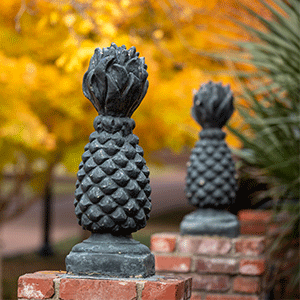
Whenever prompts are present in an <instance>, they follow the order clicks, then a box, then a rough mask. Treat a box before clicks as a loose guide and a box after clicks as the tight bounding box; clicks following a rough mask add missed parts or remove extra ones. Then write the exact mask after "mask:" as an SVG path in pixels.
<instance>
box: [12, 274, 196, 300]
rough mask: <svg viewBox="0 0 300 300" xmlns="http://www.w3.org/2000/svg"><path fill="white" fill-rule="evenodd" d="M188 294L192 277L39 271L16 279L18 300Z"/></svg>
mask: <svg viewBox="0 0 300 300" xmlns="http://www.w3.org/2000/svg"><path fill="white" fill-rule="evenodd" d="M190 297H191V279H190V278H185V279H183V278H181V277H178V276H171V277H170V276H169V277H162V276H160V277H157V276H156V277H150V278H146V279H140V280H138V279H122V278H120V279H118V278H114V279H108V278H107V279H96V278H94V279H91V278H83V277H81V278H76V277H72V278H71V277H66V274H65V272H55V271H42V272H36V273H32V274H25V275H23V276H21V277H20V278H19V281H18V299H19V300H39V299H41V300H42V299H43V300H51V299H52V300H58V299H60V300H130V299H135V300H154V299H155V300H189V299H190Z"/></svg>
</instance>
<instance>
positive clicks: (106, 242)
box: [66, 233, 155, 278]
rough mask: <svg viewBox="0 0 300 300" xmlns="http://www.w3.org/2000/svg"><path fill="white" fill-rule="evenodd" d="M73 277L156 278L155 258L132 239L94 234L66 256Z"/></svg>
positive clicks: (147, 249)
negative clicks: (154, 276)
mask: <svg viewBox="0 0 300 300" xmlns="http://www.w3.org/2000/svg"><path fill="white" fill-rule="evenodd" d="M66 269H67V272H68V274H70V275H79V276H81V275H84V276H86V275H88V276H96V277H100V276H101V277H117V278H145V277H149V276H153V275H155V267H154V255H153V254H151V252H150V249H149V248H148V247H146V246H145V245H143V244H141V243H139V242H138V241H135V240H134V239H132V238H131V237H125V236H113V235H112V234H109V233H106V234H99V233H92V235H91V236H90V237H89V238H88V239H87V240H85V241H83V242H82V243H80V244H77V245H75V246H74V247H73V249H72V251H71V252H70V253H69V255H68V256H67V257H66Z"/></svg>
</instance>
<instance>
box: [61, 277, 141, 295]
mask: <svg viewBox="0 0 300 300" xmlns="http://www.w3.org/2000/svg"><path fill="white" fill-rule="evenodd" d="M136 296H137V295H136V283H135V281H130V280H93V279H83V278H80V279H75V278H63V279H61V282H60V290H59V299H60V300H75V299H76V300H87V299H88V300H99V299H110V300H128V299H135V297H136Z"/></svg>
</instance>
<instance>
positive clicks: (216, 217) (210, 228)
mask: <svg viewBox="0 0 300 300" xmlns="http://www.w3.org/2000/svg"><path fill="white" fill-rule="evenodd" d="M180 234H181V235H219V236H227V237H237V236H238V235H239V234H240V224H239V221H238V219H237V217H236V216H235V215H233V214H232V213H230V212H228V211H226V210H217V209H213V208H201V209H198V210H196V211H194V212H192V213H190V214H188V215H186V216H185V217H184V218H183V220H182V222H181V224H180Z"/></svg>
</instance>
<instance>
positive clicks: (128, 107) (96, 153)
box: [66, 43, 155, 278]
mask: <svg viewBox="0 0 300 300" xmlns="http://www.w3.org/2000/svg"><path fill="white" fill-rule="evenodd" d="M147 77H148V73H147V65H146V64H145V60H144V58H139V53H138V52H136V49H135V47H131V48H130V49H129V50H127V49H126V47H125V46H124V45H123V46H122V47H118V46H117V45H116V44H114V43H112V44H111V46H110V47H107V48H103V49H99V48H97V49H96V50H95V53H94V55H93V57H92V58H91V60H90V64H89V68H88V70H87V72H86V73H85V75H84V77H83V93H84V95H85V96H86V97H87V98H88V99H89V100H90V101H91V102H92V104H93V105H94V107H95V108H96V110H97V112H98V114H99V115H98V116H97V117H96V118H95V120H94V128H95V131H94V132H93V133H92V134H91V135H90V138H89V143H88V144H87V145H86V146H85V148H84V150H85V151H84V153H83V155H82V162H81V163H80V165H79V171H78V173H77V178H78V180H77V183H76V191H75V201H74V205H75V213H76V216H77V218H78V222H79V224H80V225H81V226H82V227H83V229H85V230H89V231H91V236H90V238H88V239H87V240H85V241H83V242H82V243H80V244H77V245H75V246H74V247H73V249H72V251H71V252H70V253H69V255H68V256H67V257H66V269H67V273H68V274H69V275H89V276H98V277H99V276H100V277H101V276H104V277H123V278H129V277H133V278H139V277H141V278H144V277H149V276H152V275H154V273H155V271H154V269H155V268H154V256H153V255H152V254H151V252H150V250H149V248H148V247H146V246H144V245H142V244H140V243H139V242H137V241H135V240H133V239H132V238H131V233H132V232H135V231H137V230H139V229H141V228H143V227H145V225H146V221H147V220H148V219H149V213H150V211H151V198H150V193H151V188H150V184H149V169H148V167H147V166H146V161H145V159H144V158H143V149H142V148H141V147H140V146H139V145H138V143H139V138H138V137H137V136H136V135H134V134H133V133H132V130H133V129H134V127H135V122H134V120H133V119H131V118H130V117H131V115H132V114H133V112H134V111H135V109H136V108H137V107H138V106H139V104H140V103H141V101H142V100H143V98H144V96H145V94H146V92H147V89H148V84H149V82H148V80H147Z"/></svg>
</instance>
